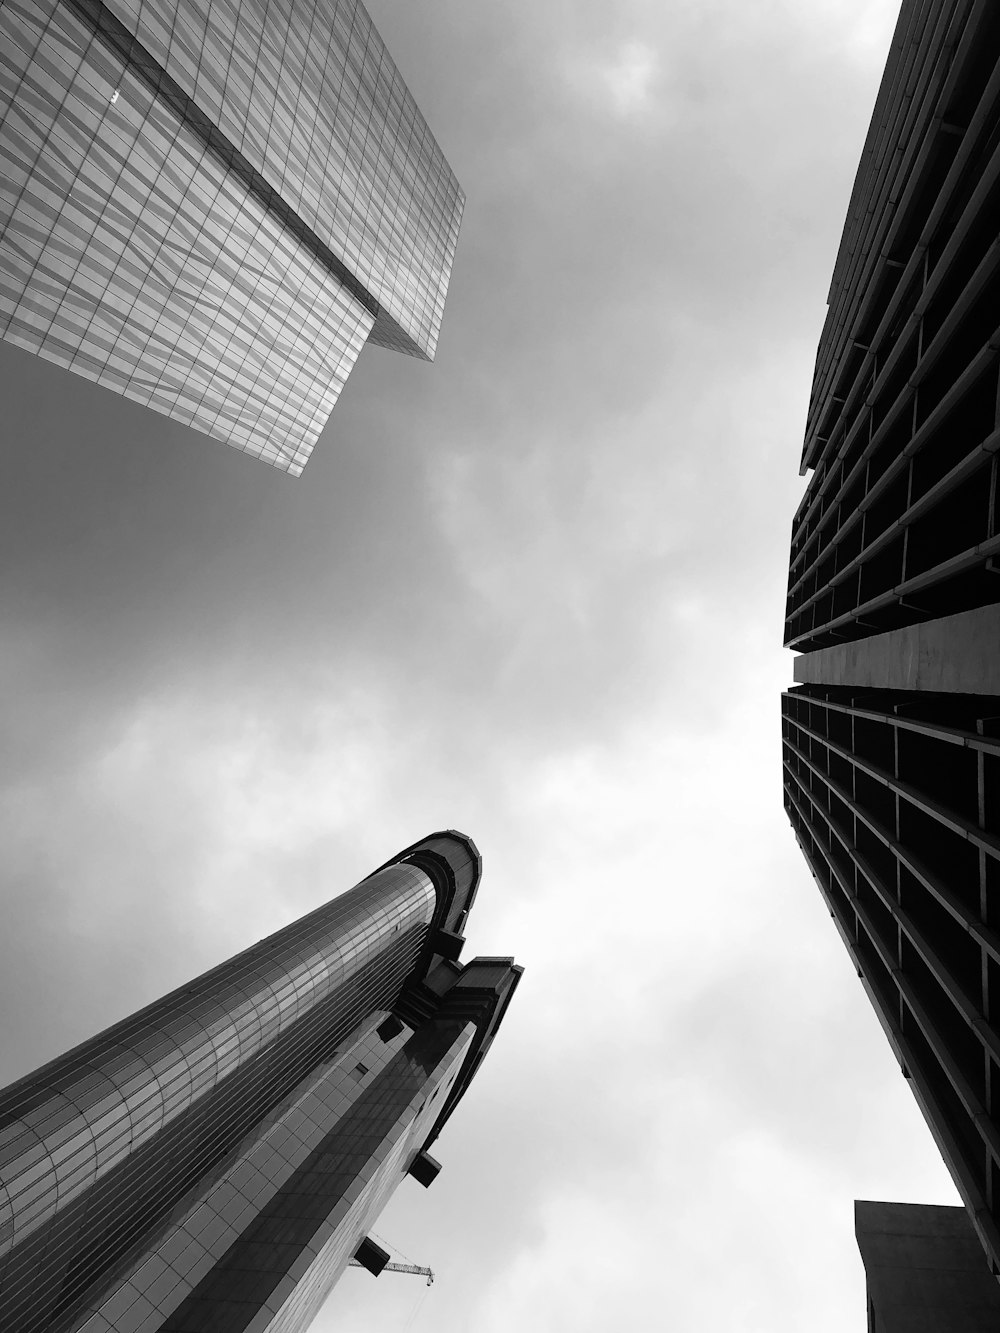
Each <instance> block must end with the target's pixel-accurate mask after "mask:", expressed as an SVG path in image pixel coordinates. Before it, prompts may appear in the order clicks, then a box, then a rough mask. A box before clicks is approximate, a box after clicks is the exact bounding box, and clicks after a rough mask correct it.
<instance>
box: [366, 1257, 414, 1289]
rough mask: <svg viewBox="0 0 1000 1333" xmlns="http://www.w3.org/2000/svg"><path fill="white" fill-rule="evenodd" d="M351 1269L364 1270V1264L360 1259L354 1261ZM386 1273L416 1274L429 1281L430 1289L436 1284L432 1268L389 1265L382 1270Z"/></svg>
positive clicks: (412, 1265)
mask: <svg viewBox="0 0 1000 1333" xmlns="http://www.w3.org/2000/svg"><path fill="white" fill-rule="evenodd" d="M350 1267H351V1268H364V1264H363V1263H361V1261H360V1260H359V1259H352V1260H351V1263H350ZM382 1271H383V1272H384V1273H416V1274H417V1275H418V1276H419V1277H425V1278H426V1279H427V1285H428V1286H429V1287H430V1286H432V1285H433V1282H434V1273H433V1271H432V1270H431V1269H430V1268H422V1267H421V1266H420V1265H419V1264H394V1263H388V1264H386V1266H385V1268H384V1269H383V1270H382Z"/></svg>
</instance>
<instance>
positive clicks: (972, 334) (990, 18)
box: [782, 0, 1000, 1273]
mask: <svg viewBox="0 0 1000 1333" xmlns="http://www.w3.org/2000/svg"><path fill="white" fill-rule="evenodd" d="M998 223H1000V6H998V5H995V4H987V3H974V2H973V0H907V3H904V5H903V7H902V12H901V14H900V18H899V22H898V25H897V28H896V32H895V36H894V39H893V44H892V50H891V53H890V56H889V61H888V65H887V67H886V71H885V75H884V78H883V80H882V85H881V88H880V91H879V94H878V100H877V103H876V106H875V113H874V116H873V119H872V124H871V128H870V130H869V133H868V138H867V141H866V143H865V147H864V152H863V154H862V158H861V164H860V167H859V170H858V175H857V180H856V182H855V186H854V192H853V194H852V197H851V202H850V208H849V210H848V216H847V223H846V226H845V230H844V236H843V240H842V242H841V247H840V252H839V254H838V256H837V261H836V267H835V270H834V276H833V283H832V286H831V289H830V295H829V312H828V315H827V319H826V323H825V325H824V328H823V333H822V337H821V340H820V345H819V351H818V355H817V359H816V371H815V376H814V380H813V388H812V396H811V400H810V405H809V414H808V425H807V430H806V438H805V446H804V449H803V455H802V470H803V472H805V471H807V470H809V469H812V476H811V478H810V479H809V483H808V485H807V487H806V491H805V495H804V497H803V499H802V502H801V504H800V505H799V507H798V510H797V512H796V515H795V519H794V522H793V525H792V544H791V561H790V569H789V583H788V603H787V613H786V623H785V641H786V643H787V645H788V646H789V647H792V648H794V649H796V650H798V651H799V652H800V653H801V654H802V656H800V657H798V658H797V659H796V662H795V668H794V674H795V680H796V681H797V682H798V684H797V685H796V686H795V687H794V688H793V689H791V690H789V691H788V692H787V693H786V694H785V695H784V697H783V701H782V729H783V741H784V744H783V758H784V787H785V807H786V810H787V812H788V816H789V818H790V820H791V823H792V826H793V828H794V830H795V834H796V837H797V838H798V841H799V843H800V845H801V847H802V850H803V852H804V854H805V856H806V859H807V861H808V862H809V865H810V868H811V870H812V873H813V875H814V877H815V879H816V882H817V884H818V885H819V888H820V890H821V892H822V893H823V895H824V897H825V899H826V902H827V905H828V907H829V909H830V913H831V915H832V916H833V918H834V921H835V922H836V924H837V927H838V929H839V931H840V933H841V935H842V937H843V939H844V942H845V944H846V945H847V948H848V950H849V952H850V954H851V957H852V959H853V961H854V963H855V966H856V967H857V971H858V975H859V976H860V977H861V979H862V981H863V984H864V986H865V988H866V990H867V992H868V994H869V996H870V998H871V1000H872V1003H873V1005H874V1006H875V1010H876V1012H877V1014H878V1016H879V1018H880V1020H881V1023H882V1026H883V1028H884V1029H885V1032H886V1034H887V1036H888V1038H889V1041H890V1044H891V1045H892V1048H893V1050H894V1052H895V1054H896V1057H897V1059H898V1060H899V1063H900V1065H901V1066H902V1069H903V1072H904V1074H905V1075H906V1077H907V1078H909V1080H910V1084H911V1087H912V1089H913V1092H914V1094H915V1095H916V1097H917V1100H918V1102H919V1103H920V1106H921V1109H922V1110H923V1113H924V1115H925V1117H926V1119H927V1122H928V1124H929V1126H930V1128H931V1131H932V1133H933V1134H934V1136H935V1139H936V1141H937V1143H938V1146H939V1147H940V1149H941V1152H942V1153H943V1155H944V1158H945V1161H946V1162H947V1164H948V1166H949V1168H950V1170H951V1173H952V1175H953V1177H954V1180H955V1183H956V1185H957V1187H958V1189H959V1192H960V1194H961V1196H962V1198H963V1200H964V1202H965V1204H966V1208H967V1210H968V1215H969V1218H970V1221H971V1223H972V1225H973V1227H974V1229H975V1231H976V1234H977V1235H978V1236H979V1239H980V1241H981V1242H982V1244H983V1245H984V1246H985V1249H986V1252H987V1255H988V1258H989V1262H990V1264H991V1265H992V1268H993V1271H994V1273H998V1272H1000V516H998V506H997V499H998V496H997V453H998V451H1000V429H998V425H1000V423H998V410H997V409H998V388H1000V383H998V372H1000V241H998Z"/></svg>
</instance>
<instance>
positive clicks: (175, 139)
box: [0, 0, 463, 474]
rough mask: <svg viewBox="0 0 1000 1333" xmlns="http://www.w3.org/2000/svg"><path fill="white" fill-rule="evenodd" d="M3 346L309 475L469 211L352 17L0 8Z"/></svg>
mask: <svg viewBox="0 0 1000 1333" xmlns="http://www.w3.org/2000/svg"><path fill="white" fill-rule="evenodd" d="M0 53H2V54H0V333H2V335H3V337H4V338H6V339H8V340H9V341H11V342H13V343H16V344H18V345H19V346H20V347H24V348H27V349H28V350H29V351H32V352H37V353H38V354H39V355H40V356H43V357H46V358H47V359H48V360H50V361H55V362H57V363H58V364H59V365H62V366H66V367H68V368H69V369H70V370H73V371H75V372H76V373H78V374H80V375H84V376H86V377H87V378H88V379H91V380H95V381H96V382H97V383H99V384H103V385H106V386H107V387H108V388H111V389H115V390H117V391H118V392H119V393H122V394H124V395H125V396H126V397H128V398H132V399H135V400H136V401H137V402H140V403H143V404H146V405H147V406H149V407H152V408H154V409H155V410H156V411H158V412H162V413H165V414H166V415H167V416H170V417H172V418H174V419H175V420H177V421H181V422H184V423H185V424H187V425H190V426H191V427H193V428H194V429H195V430H198V431H202V432H204V433H205V434H207V435H212V436H214V437H216V438H217V439H220V440H225V441H226V442H227V443H229V444H231V445H234V446H236V447H237V448H239V449H243V450H245V451H246V452H248V453H252V454H255V455H257V456H258V457H260V458H263V459H265V460H266V461H267V462H269V463H272V464H273V465H274V466H275V467H278V468H281V469H283V470H285V471H287V472H291V473H293V474H298V473H299V472H301V471H302V468H303V466H304V465H305V462H306V460H307V458H308V456H309V453H310V450H311V449H312V447H313V444H314V443H315V441H316V438H317V436H318V435H319V432H320V430H321V429H322V427H323V424H324V422H325V421H326V418H327V416H328V415H329V413H330V409H331V408H332V407H333V405H334V403H335V402H336V400H337V396H338V394H339V392H340V389H341V388H342V386H343V384H344V381H345V380H346V378H347V376H348V374H349V373H350V371H351V368H352V367H353V365H354V362H355V360H356V359H357V356H358V353H359V352H360V351H361V348H362V346H363V345H364V343H365V342H366V341H371V342H373V343H375V344H377V345H379V346H381V347H389V348H394V349H395V350H397V351H401V352H406V353H408V354H409V355H411V356H417V357H423V358H426V359H428V360H429V359H431V358H432V357H433V355H434V351H435V347H436V344H437V338H438V331H439V328H440V325H441V315H442V311H443V308H444V299H445V293H446V291H447V287H448V279H449V276H450V273H451V266H452V260H453V257H454V253H455V244H456V241H457V238H458V228H459V223H460V220H461V212H462V206H463V196H462V192H461V190H460V188H459V186H458V183H457V181H456V180H455V177H454V175H453V174H452V172H451V169H450V168H449V166H448V164H447V162H446V161H445V159H444V156H443V154H442V152H441V149H440V148H439V147H438V145H437V143H436V142H435V141H434V138H433V137H432V135H431V133H430V131H429V130H428V128H427V125H426V123H425V121H424V119H423V117H422V116H421V114H420V112H419V110H418V109H417V107H416V105H415V103H414V100H413V98H412V96H411V95H410V93H409V91H408V90H407V88H406V86H405V84H404V83H403V81H402V79H401V78H400V75H399V72H398V70H397V69H396V67H395V65H394V64H393V62H392V60H391V58H390V56H389V54H388V52H387V51H386V49H385V46H384V45H383V43H382V41H381V40H380V38H379V36H378V33H377V32H376V31H375V29H374V27H373V25H372V22H371V19H370V18H369V17H368V14H367V13H366V11H365V9H364V6H363V5H362V4H361V3H360V0H330V2H329V3H321V2H320V0H272V3H269V4H267V5H260V4H250V3H248V0H108V3H102V0H5V3H4V4H3V5H2V6H0Z"/></svg>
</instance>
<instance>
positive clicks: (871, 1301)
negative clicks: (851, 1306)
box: [854, 1199, 1000, 1333]
mask: <svg viewBox="0 0 1000 1333" xmlns="http://www.w3.org/2000/svg"><path fill="white" fill-rule="evenodd" d="M854 1223H855V1234H856V1236H857V1238H858V1249H859V1250H860V1251H861V1258H862V1260H863V1262H864V1265H865V1277H866V1280H867V1285H868V1333H996V1330H997V1329H998V1328H1000V1287H998V1286H997V1283H996V1282H995V1281H994V1280H993V1276H992V1274H991V1273H990V1270H989V1267H988V1265H987V1263H986V1260H985V1258H984V1257H983V1249H982V1246H981V1245H980V1244H979V1240H978V1238H977V1236H976V1233H975V1231H973V1229H972V1226H971V1225H970V1223H969V1219H968V1217H967V1216H966V1214H965V1210H964V1209H963V1208H942V1207H939V1206H937V1205H934V1204H924V1203H919V1204H918V1203H869V1202H868V1201H867V1200H862V1199H859V1200H858V1201H857V1202H856V1203H855V1205H854Z"/></svg>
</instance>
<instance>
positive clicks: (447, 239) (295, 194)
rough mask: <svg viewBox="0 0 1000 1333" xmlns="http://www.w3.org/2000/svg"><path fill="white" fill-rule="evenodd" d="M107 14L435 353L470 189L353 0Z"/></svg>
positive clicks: (119, 2)
mask: <svg viewBox="0 0 1000 1333" xmlns="http://www.w3.org/2000/svg"><path fill="white" fill-rule="evenodd" d="M110 7H111V9H112V11H113V12H114V13H115V14H116V15H117V16H118V17H119V18H120V19H121V21H122V22H123V23H124V24H125V25H126V26H127V27H128V28H129V30H130V31H132V32H133V33H134V34H135V36H136V37H137V38H138V40H139V41H140V42H141V43H142V44H143V46H144V47H145V48H146V49H147V50H148V51H149V52H150V53H151V54H152V56H153V57H154V59H155V60H157V61H158V62H159V63H160V64H161V65H162V66H163V68H164V69H165V70H166V71H167V73H168V74H169V75H170V76H171V77H172V78H174V79H176V81H177V82H178V84H179V85H180V86H181V87H182V88H183V89H184V91H185V92H186V93H187V94H188V95H189V96H190V97H192V99H193V100H194V101H195V103H197V105H198V107H199V108H200V109H201V110H202V111H203V112H204V113H205V114H206V115H207V116H209V117H210V118H211V119H212V120H213V121H214V122H215V123H216V124H217V125H218V126H219V128H220V129H221V130H222V132H223V133H224V134H225V135H226V136H227V137H228V138H229V139H230V140H231V142H232V143H233V144H234V145H235V147H236V148H237V149H238V150H239V151H240V152H241V153H242V154H244V155H245V156H246V158H247V159H248V160H249V161H250V162H251V163H252V165H253V166H254V167H255V168H256V169H257V170H258V171H259V172H260V173H261V174H262V175H263V176H264V178H265V179H266V180H267V181H268V182H270V184H271V185H272V186H273V187H274V188H275V189H276V190H277V191H278V193H279V194H280V195H281V196H282V198H283V199H285V200H286V201H287V202H288V203H289V204H290V205H291V207H292V208H293V209H294V210H295V212H296V213H297V214H298V215H299V216H300V217H301V218H303V219H304V221H305V222H306V223H307V224H308V225H309V226H310V227H312V228H314V229H315V230H316V232H317V233H318V234H319V235H320V236H321V237H322V238H323V240H324V241H326V242H327V243H328V244H329V246H330V248H331V249H332V250H333V251H334V252H335V253H336V254H337V255H339V256H340V257H341V258H342V260H343V261H344V263H345V264H346V265H347V267H348V268H349V269H350V270H351V272H352V273H354V274H356V275H357V277H358V278H359V279H360V281H361V282H362V283H363V284H364V286H365V288H366V289H367V290H368V291H369V292H370V293H371V294H372V296H373V297H374V298H375V300H376V301H377V302H378V304H379V306H380V308H381V309H380V312H379V318H378V320H377V322H376V324H375V327H374V330H373V332H372V341H373V342H376V343H379V344H381V345H384V346H389V347H393V348H395V349H396V350H399V351H405V352H409V353H410V354H413V355H417V356H423V357H426V358H428V359H429V358H432V357H433V356H434V352H435V349H436V346H437V338H438V333H439V330H440V326H441V318H442V314H443V311H444V300H445V294H446V292H447V287H448V280H449V277H450V274H451V268H452V262H453V259H454V254H455V246H456V244H457V240H458V230H459V225H460V222H461V214H462V208H463V204H464V197H463V195H462V191H461V189H460V188H459V185H458V182H457V181H456V179H455V177H454V174H453V173H452V171H451V168H450V167H449V166H448V163H447V161H446V160H445V157H444V154H443V153H442V152H441V149H440V147H439V146H438V144H437V143H436V142H435V140H434V138H433V136H432V135H431V133H430V130H429V129H428V127H427V124H426V121H425V120H424V118H423V116H422V115H421V114H420V111H419V110H418V108H417V106H416V103H415V102H414V100H413V97H412V95H411V94H410V92H409V90H408V89H407V87H406V85H405V84H404V83H403V81H402V78H401V77H400V75H399V71H398V70H397V69H396V67H395V65H394V64H393V61H392V59H391V58H390V56H389V54H388V52H387V51H386V49H385V46H384V44H383V42H382V40H381V38H380V37H379V35H378V33H377V32H376V30H375V28H374V25H373V24H372V21H371V19H370V17H369V16H368V13H367V11H366V10H365V8H364V6H363V5H362V4H361V3H359V0H336V2H335V3H327V2H326V0H269V3H268V4H267V5H266V6H262V5H260V4H258V3H255V2H254V0H181V3H177V2H176V0H169V2H168V0H113V3H112V4H111V6H110Z"/></svg>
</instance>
